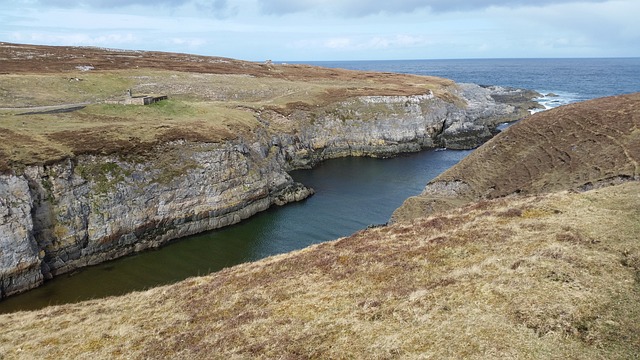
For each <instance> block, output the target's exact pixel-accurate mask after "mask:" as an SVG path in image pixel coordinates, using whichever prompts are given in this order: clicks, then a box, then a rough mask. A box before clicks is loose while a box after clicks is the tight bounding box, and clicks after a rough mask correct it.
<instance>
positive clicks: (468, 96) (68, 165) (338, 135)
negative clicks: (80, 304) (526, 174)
mask: <svg viewBox="0 0 640 360" xmlns="http://www.w3.org/2000/svg"><path fill="white" fill-rule="evenodd" d="M521 92H522V91H521V90H515V89H509V90H507V89H502V88H483V87H479V86H477V85H471V84H459V85H457V86H456V87H454V88H452V89H451V90H450V93H449V95H450V96H451V99H446V98H443V97H442V96H435V95H434V94H432V93H427V94H424V95H419V96H367V97H357V98H352V99H348V100H345V101H343V102H340V103H337V104H332V105H331V106H329V107H323V108H318V109H297V110H294V111H292V112H291V113H288V114H282V113H279V112H277V111H275V110H268V109H263V110H261V111H256V113H255V116H256V118H257V119H258V120H259V121H260V122H261V124H262V126H260V127H259V128H257V129H255V130H254V131H253V132H252V133H250V134H244V135H242V136H241V137H239V138H237V139H235V140H230V141H227V142H223V143H194V142H187V141H175V142H171V143H166V144H161V145H158V146H157V147H156V148H155V149H154V152H153V154H152V155H144V156H143V155H131V154H120V155H110V156H95V155H80V156H77V157H75V158H73V159H67V160H65V161H62V162H59V163H56V164H51V165H39V166H27V167H25V168H24V169H20V170H14V171H13V172H12V173H10V174H4V175H0V297H5V296H9V295H11V294H15V293H18V292H21V291H25V290H27V289H30V288H33V287H36V286H39V285H40V284H41V283H42V282H43V281H44V280H45V279H47V278H51V277H53V276H55V275H58V274H62V273H65V272H69V271H71V270H74V269H76V268H79V267H83V266H87V265H91V264H96V263H99V262H103V261H106V260H109V259H114V258H117V257H120V256H124V255H126V254H130V253H133V252H136V251H141V250H144V249H147V248H152V247H157V246H160V245H162V244H164V243H166V242H168V241H170V240H172V239H176V238H180V237H183V236H187V235H191V234H195V233H198V232H202V231H206V230H211V229H215V228H219V227H223V226H227V225H230V224H234V223H237V222H239V221H241V220H242V219H245V218H247V217H249V216H251V215H253V214H255V213H257V212H259V211H263V210H265V209H267V208H268V207H269V206H271V205H273V204H276V205H283V204H286V203H288V202H291V201H299V200H302V199H304V198H306V197H307V196H309V195H311V194H312V193H313V190H312V189H308V188H306V187H305V186H304V185H302V184H297V183H294V181H293V180H292V179H291V177H290V176H289V175H288V174H287V172H286V171H289V170H291V169H296V168H305V167H311V166H313V165H314V164H316V163H318V162H320V161H322V160H325V159H329V158H335V157H343V156H376V157H387V156H393V155H396V154H399V153H402V152H410V151H419V150H421V149H424V148H431V147H442V146H444V147H451V148H472V147H475V146H477V145H479V144H480V143H481V142H483V141H485V140H487V139H488V138H489V137H490V136H491V134H492V133H493V132H494V129H495V126H496V125H497V124H499V123H501V122H504V121H511V120H516V119H518V118H520V117H522V116H523V115H524V114H525V113H526V112H527V109H528V108H530V107H531V106H532V103H531V102H530V100H531V98H532V97H533V96H534V95H535V94H532V93H526V94H527V95H524V97H525V98H526V99H525V101H522V102H519V103H514V102H513V101H512V99H510V100H509V101H496V99H495V98H494V97H492V96H493V95H496V94H500V93H512V94H519V93H521ZM279 129H286V130H279Z"/></svg>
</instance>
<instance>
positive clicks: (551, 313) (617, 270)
mask: <svg viewBox="0 0 640 360" xmlns="http://www.w3.org/2000/svg"><path fill="white" fill-rule="evenodd" d="M638 194H640V183H638V182H631V183H627V184H622V185H618V186H615V187H607V188H603V189H598V190H594V191H590V192H585V193H558V194H552V195H545V196H537V197H527V198H521V197H515V198H503V199H498V200H493V201H485V202H481V203H477V204H473V205H470V206H468V207H466V208H462V209H458V210H452V211H450V212H447V213H441V214H437V215H435V216H432V217H429V218H421V219H417V220H415V221H414V222H412V223H409V224H395V225H393V226H389V227H384V228H376V229H369V230H366V231H362V232H359V233H357V234H354V235H353V236H351V237H348V238H343V239H340V240H338V241H334V242H330V243H326V244H321V245H317V246H313V247H311V248H308V249H304V250H302V251H298V252H294V253H291V254H286V255H281V256H276V257H273V258H268V259H265V260H263V261H258V262H256V263H250V264H244V265H240V266H236V267H233V268H230V269H226V270H223V271H221V272H218V273H215V274H212V275H210V276H206V277H200V278H193V279H188V280H186V281H183V282H181V283H179V284H176V285H173V286H168V287H162V288H156V289H153V290H150V291H146V292H140V293H134V294H131V295H128V296H124V297H118V298H111V299H106V300H100V301H91V302H87V303H81V304H75V305H65V306H58V307H51V308H48V309H44V310H40V311H36V312H30V313H16V314H10V315H3V316H0V328H2V334H1V335H0V354H3V355H4V356H5V357H6V358H13V357H16V358H43V359H44V358H51V359H55V358H96V357H98V358H109V357H117V356H124V355H127V356H131V357H132V358H145V357H151V358H189V359H193V358H211V356H214V357H217V358H225V359H229V358H256V357H264V358H280V357H282V358H307V357H311V358H354V357H356V358H394V357H403V358H414V357H416V358H417V357H420V358H431V357H433V358H523V359H525V358H557V359H569V358H574V359H577V358H580V359H597V358H608V359H612V358H621V359H624V358H633V356H635V355H637V354H638V353H640V308H639V307H638V302H639V301H640V243H639V242H638V240H637V234H638V233H640V196H639V195H638Z"/></svg>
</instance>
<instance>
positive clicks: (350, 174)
mask: <svg viewBox="0 0 640 360" xmlns="http://www.w3.org/2000/svg"><path fill="white" fill-rule="evenodd" d="M468 153H469V151H452V150H446V151H425V152H421V153H416V154H410V155H404V156H400V157H397V158H393V159H385V160H380V159H368V158H344V159H335V160H330V161H326V162H324V163H323V164H321V165H319V166H318V167H316V168H315V169H313V170H304V171H295V172H293V173H291V175H292V176H293V178H294V179H295V180H296V181H299V182H301V183H303V184H305V185H308V186H311V187H313V188H314V189H315V190H316V195H314V196H312V197H311V198H308V199H307V200H305V201H302V202H299V203H294V204H288V205H286V206H283V207H274V208H271V209H269V210H267V211H265V212H262V213H260V214H257V215H255V216H254V217H252V218H250V219H248V220H245V221H243V222H242V223H240V224H237V225H234V226H230V227H227V228H224V229H220V230H214V231H210V232H207V233H203V234H200V235H196V236H191V237H188V238H184V239H180V240H177V241H174V242H172V243H170V244H168V245H166V246H164V247H162V248H160V249H158V250H152V251H147V252H143V253H140V254H136V255H133V256H128V257H125V258H122V259H118V260H115V261H111V262H108V263H104V264H100V265H96V266H92V267H89V268H85V269H82V270H79V271H77V272H75V273H72V274H65V275H61V276H59V277H57V278H55V279H53V280H51V281H48V282H47V283H45V284H44V285H43V286H41V287H39V288H37V289H34V290H31V291H29V292H27V293H25V294H21V295H18V296H14V297H10V298H8V299H5V300H3V301H1V302H0V313H6V312H11V311H16V310H28V309H37V308H42V307H45V306H47V305H52V304H62V303H69V302H77V301H81V300H86V299H91V298H98V297H106V296H111V295H120V294H124V293H127V292H131V291H136V290H144V289H147V288H151V287H154V286H158V285H162V284H168V283H172V282H176V281H179V280H182V279H185V278H188V277H191V276H197V275H204V274H208V273H210V272H214V271H218V270H220V269H222V268H225V267H229V266H233V265H236V264H239V263H243V262H247V261H252V260H257V259H261V258H264V257H267V256H270V255H274V254H280V253H284V252H289V251H292V250H296V249H301V248H304V247H306V246H308V245H311V244H315V243H319V242H323V241H328V240H333V239H337V238H339V237H342V236H347V235H350V234H352V233H354V232H356V231H358V230H360V229H363V228H365V227H367V226H368V225H371V224H382V223H386V222H387V221H388V220H389V217H390V216H391V214H392V213H393V211H394V210H395V209H396V208H398V207H399V206H400V205H401V204H402V202H403V201H404V200H405V199H406V198H407V197H409V196H412V195H416V194H418V193H420V191H422V189H423V188H424V186H425V184H426V183H427V182H428V181H429V180H430V179H432V178H434V177H435V176H437V175H438V174H440V173H442V172H443V171H444V170H446V169H448V168H449V167H451V166H453V165H454V164H456V163H457V162H458V161H460V160H461V159H462V158H464V157H465V156H466V155H467V154H468Z"/></svg>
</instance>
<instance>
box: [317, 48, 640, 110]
mask: <svg viewBox="0 0 640 360" xmlns="http://www.w3.org/2000/svg"><path fill="white" fill-rule="evenodd" d="M305 64H310V65H317V66H324V67H330V68H342V69H349V70H366V71H383V72H396V73H403V74H415V75H430V76H439V77H444V78H447V79H451V80H454V81H456V82H461V83H474V84H479V85H500V86H508V87H516V88H524V89H530V90H536V91H538V92H539V93H540V94H542V95H557V96H543V97H541V98H540V99H538V101H539V102H540V103H541V104H542V105H544V106H545V108H547V109H550V108H554V107H557V106H560V105H566V104H570V103H573V102H577V101H584V100H588V99H594V98H598V97H605V96H611V95H620V94H628V93H633V92H639V91H640V58H589V59H583V58H579V59H567V58H562V59H466V60H464V59H462V60H461V59H456V60H378V61H318V62H305Z"/></svg>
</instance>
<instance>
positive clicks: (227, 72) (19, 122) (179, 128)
mask: <svg viewBox="0 0 640 360" xmlns="http://www.w3.org/2000/svg"><path fill="white" fill-rule="evenodd" d="M86 65H92V66H93V67H94V69H93V70H90V71H80V70H78V69H76V66H86ZM452 85H453V82H452V81H450V80H446V79H440V78H435V77H426V76H411V75H401V74H389V73H371V72H356V71H347V70H339V69H324V68H318V67H311V66H304V65H273V64H258V63H251V62H245V61H239V60H232V59H225V58H216V57H203V56H194V55H186V54H171V53H154V52H135V51H118V50H104V49H92V48H68V47H47V46H31V45H16V44H7V43H0V171H6V170H8V169H10V168H15V167H19V166H21V165H25V164H27V165H28V164H41V163H47V162H52V161H57V160H60V159H63V158H66V157H71V156H74V155H77V154H82V153H87V152H89V153H116V152H120V153H128V152H131V151H138V152H142V151H144V150H145V149H149V148H151V147H152V146H154V145H156V144H158V143H162V142H164V141H166V140H171V139H186V140H194V141H213V142H215V141H221V140H227V139H231V138H234V137H236V136H238V135H243V134H246V133H247V132H250V131H251V130H252V129H253V128H255V127H256V126H258V122H257V120H256V119H255V118H256V111H257V110H261V109H273V110H275V111H277V112H280V113H285V114H286V113H289V112H291V111H293V110H294V109H309V108H317V107H323V106H331V104H332V103H334V102H336V101H342V100H345V99H347V98H349V97H352V96H359V95H413V94H424V93H427V92H428V91H429V90H432V91H434V93H436V94H437V95H439V96H442V97H446V96H448V93H447V90H446V88H447V87H449V86H452ZM126 89H133V93H134V95H135V94H153V93H155V94H167V95H169V96H170V100H169V102H168V104H164V105H163V106H151V107H137V108H134V107H127V106H124V105H110V106H105V105H104V104H100V103H101V102H103V101H105V100H117V99H120V100H122V99H123V98H124V91H125V90H126ZM452 101H453V99H452ZM84 102H89V103H93V104H94V105H90V106H89V107H87V108H86V109H84V110H81V111H76V112H71V113H62V114H40V115H19V114H22V113H25V112H27V111H28V110H26V109H16V108H24V107H34V106H50V105H58V104H70V103H84ZM287 126H288V128H287V127H285V128H277V129H275V128H274V129H272V130H274V131H294V130H295V126H296V124H293V123H291V124H288V125H287Z"/></svg>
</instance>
